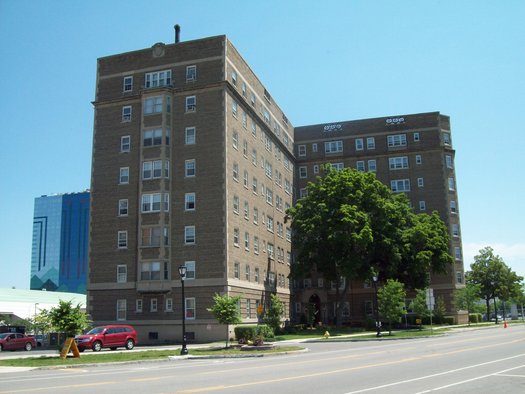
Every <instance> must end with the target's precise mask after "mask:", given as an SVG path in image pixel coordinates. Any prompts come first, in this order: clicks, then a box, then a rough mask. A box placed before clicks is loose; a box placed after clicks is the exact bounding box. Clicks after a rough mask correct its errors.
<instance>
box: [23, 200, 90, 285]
mask: <svg viewBox="0 0 525 394" xmlns="http://www.w3.org/2000/svg"><path fill="white" fill-rule="evenodd" d="M89 196H90V193H89V191H85V192H81V193H69V194H61V195H55V196H42V197H37V198H35V211H34V218H33V248H32V254H31V285H30V288H31V290H41V289H46V290H48V291H63V292H70V293H80V294H86V281H87V260H88V245H89V242H88V241H89V240H88V234H89Z"/></svg>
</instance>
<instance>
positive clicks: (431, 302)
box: [426, 287, 436, 310]
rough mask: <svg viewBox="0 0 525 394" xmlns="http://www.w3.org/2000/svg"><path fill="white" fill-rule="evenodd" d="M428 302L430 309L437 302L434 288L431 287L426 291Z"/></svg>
mask: <svg viewBox="0 0 525 394" xmlns="http://www.w3.org/2000/svg"><path fill="white" fill-rule="evenodd" d="M426 303H427V308H428V309H430V310H433V309H434V305H435V303H436V301H435V299H434V289H432V288H430V287H429V288H428V289H427V291H426Z"/></svg>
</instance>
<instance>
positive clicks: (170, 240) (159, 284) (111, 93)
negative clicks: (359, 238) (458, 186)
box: [88, 36, 462, 343]
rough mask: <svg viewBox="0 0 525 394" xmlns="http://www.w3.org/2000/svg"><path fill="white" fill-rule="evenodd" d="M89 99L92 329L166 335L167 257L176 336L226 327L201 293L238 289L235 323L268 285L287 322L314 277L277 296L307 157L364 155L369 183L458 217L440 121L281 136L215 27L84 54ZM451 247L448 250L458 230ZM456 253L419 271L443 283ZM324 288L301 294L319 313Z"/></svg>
mask: <svg viewBox="0 0 525 394" xmlns="http://www.w3.org/2000/svg"><path fill="white" fill-rule="evenodd" d="M93 104H94V107H95V118H94V137H93V163H92V179H91V210H90V213H91V218H90V219H91V220H90V253H89V274H88V311H89V313H90V314H91V317H92V319H93V320H94V322H95V323H97V324H103V323H109V322H118V321H126V322H128V323H130V324H133V325H134V326H135V327H136V329H137V331H138V332H139V340H140V341H141V342H142V343H145V342H150V343H155V342H171V341H175V340H180V338H181V328H180V326H181V317H182V305H183V301H182V299H181V288H180V286H181V281H180V277H179V274H178V267H179V266H181V265H185V266H186V267H187V270H188V272H187V278H186V281H185V300H184V309H185V310H184V313H185V318H186V331H187V333H188V338H189V339H195V340H198V341H201V340H208V339H217V338H224V336H225V334H226V331H225V330H226V328H225V327H223V326H219V325H218V324H217V322H216V320H215V319H214V318H213V316H212V315H211V314H210V313H209V312H208V311H207V308H208V307H210V306H211V303H212V296H213V295H214V294H215V293H221V294H223V293H227V294H229V295H240V296H241V302H240V310H241V314H242V318H243V320H244V322H245V323H250V322H251V323H255V322H257V319H258V311H260V310H261V309H263V308H264V306H265V305H267V303H268V300H269V295H270V294H271V293H275V294H277V295H278V296H279V297H280V298H281V299H282V300H283V301H284V303H285V306H286V315H285V316H283V319H299V318H300V312H301V310H303V308H304V306H305V305H307V304H308V303H310V302H311V297H312V296H313V295H314V294H313V292H312V288H313V287H314V286H305V285H304V283H302V284H301V285H299V286H297V288H296V289H295V290H296V291H297V293H296V295H295V296H294V298H293V301H292V304H291V303H290V300H291V299H292V298H291V294H290V288H291V286H290V282H289V280H288V274H289V271H290V264H291V263H292V254H291V231H290V228H289V225H290V224H289V223H286V220H285V211H286V209H287V208H288V207H289V206H291V204H292V203H293V201H292V199H293V194H294V190H295V191H298V193H297V194H299V193H303V192H304V191H303V190H302V189H303V188H304V187H305V185H306V181H307V179H309V178H311V177H312V176H315V175H316V169H317V168H318V167H316V166H319V165H320V164H321V163H324V162H332V163H333V164H334V165H343V166H352V167H354V166H357V167H358V168H359V169H363V170H369V171H371V170H373V167H372V166H373V165H374V164H373V160H375V166H376V167H375V168H376V171H377V174H378V177H379V178H380V179H381V180H383V181H385V182H387V183H388V182H390V181H392V182H393V181H395V182H394V183H392V185H393V187H395V188H396V191H399V192H402V191H407V192H408V191H409V190H408V189H407V187H408V188H410V193H409V195H410V198H411V200H412V201H413V202H414V203H415V204H416V205H415V209H416V211H417V210H418V207H421V206H420V205H418V204H419V202H420V201H423V202H424V203H425V204H426V205H425V209H426V210H427V211H431V210H433V209H437V210H438V211H440V213H441V214H442V216H443V217H444V218H445V219H447V218H448V219H450V220H448V222H447V223H448V224H449V225H450V226H451V229H452V228H454V229H455V228H456V227H454V226H455V225H456V224H458V226H459V221H457V222H456V220H455V219H454V218H457V205H455V211H456V216H453V214H452V213H450V212H448V211H447V209H448V208H446V207H452V205H451V204H452V201H455V204H457V199H455V197H453V194H451V193H452V191H450V190H448V189H447V185H448V183H447V182H449V181H448V178H445V176H446V175H447V174H453V168H448V167H447V164H448V160H449V159H448V156H450V157H451V158H450V160H452V161H451V163H453V150H452V149H451V147H450V134H449V130H450V129H449V127H448V118H447V117H445V116H442V115H439V114H437V113H432V114H422V115H410V116H405V117H404V118H403V119H404V120H403V121H400V120H399V119H401V118H389V119H386V118H380V119H372V120H363V121H353V122H342V123H340V124H331V125H320V126H307V127H302V128H299V129H296V130H298V132H297V135H298V136H299V137H300V142H297V141H295V142H294V127H293V126H292V124H291V123H290V122H289V121H288V119H287V117H286V116H285V114H284V113H283V112H282V110H281V109H280V108H279V106H278V105H277V103H275V101H274V100H273V99H272V97H271V95H270V93H269V92H268V90H267V89H266V88H265V86H264V85H263V84H262V83H261V82H260V81H259V79H258V78H257V76H256V75H255V74H254V73H253V72H252V70H251V69H250V67H249V66H248V64H246V62H245V61H244V60H243V59H242V57H241V56H240V55H239V53H238V52H237V50H236V49H235V48H234V47H233V45H232V44H231V43H230V41H229V40H228V39H227V38H226V37H225V36H217V37H210V38H205V39H200V40H194V41H188V42H178V40H176V42H175V43H174V44H169V45H166V44H162V43H158V44H155V45H154V46H153V47H151V48H148V49H143V50H138V51H134V52H129V53H124V54H118V55H114V56H108V57H104V58H100V59H98V67H97V87H96V97H95V101H94V103H93ZM396 119H397V120H396ZM417 133H419V134H418V135H419V140H418V141H417V144H416V140H415V139H416V134H417ZM403 135H404V137H403ZM390 136H391V137H390ZM445 136H448V141H449V142H448V145H447V143H446V142H445V140H444V139H443V138H445ZM371 138H375V148H374V149H372V148H371V145H370V144H371V141H372V140H371ZM358 139H361V144H363V146H362V149H357V146H358V144H359V143H358V142H357V141H358ZM391 140H392V141H391ZM390 145H391V146H390ZM314 146H315V147H314ZM354 147H355V148H356V149H354ZM294 149H295V150H296V152H295V153H294ZM315 149H317V150H315ZM419 151H421V153H418V152H419ZM447 152H448V153H447ZM417 155H420V156H421V157H420V159H421V160H423V161H422V164H417V160H420V159H417V157H416V156H417ZM405 156H407V157H406V158H404V157H405ZM390 159H392V160H390ZM407 160H408V163H410V166H409V168H408V169H407V168H406V167H405V163H406V162H407ZM296 161H297V163H296ZM339 163H342V164H339ZM391 163H392V164H391ZM362 165H364V166H365V167H364V168H363V167H362ZM391 165H393V166H395V168H396V171H395V172H394V170H390V169H389V166H391ZM406 165H408V164H406ZM451 165H453V164H451ZM398 167H399V168H398ZM394 173H395V174H399V176H398V175H395V176H394ZM451 177H452V182H453V175H451ZM419 178H422V179H423V182H424V185H425V186H424V188H423V187H418V186H417V185H418V182H419V180H418V179H419ZM406 180H408V183H407V182H406ZM423 191H424V193H423ZM296 197H297V196H296ZM450 209H451V208H450ZM453 219H454V220H453ZM458 229H459V227H458ZM458 231H459V230H458ZM454 247H457V248H459V252H458V253H459V256H460V253H461V244H460V242H459V240H458V241H457V242H456V243H454V244H453V245H451V248H452V249H451V250H454V249H453V248H454ZM460 261H461V260H458V264H457V267H456V269H455V270H454V272H452V271H451V272H450V274H449V275H447V276H444V277H443V278H433V283H436V285H437V284H439V286H441V285H442V288H443V294H449V292H450V291H451V290H452V289H453V288H454V287H455V285H456V282H457V281H460V274H461V280H462V265H461V263H460ZM456 275H457V277H456ZM316 283H317V284H318V283H319V282H316ZM305 287H306V288H305ZM323 288H324V286H321V288H317V289H316V291H315V294H316V295H317V297H318V299H319V302H318V305H319V308H324V310H325V311H327V312H326V313H327V315H326V316H325V317H326V318H327V319H328V313H329V312H328V311H329V310H330V308H331V304H330V303H331V302H332V301H331V299H330V298H329V293H330V291H329V289H328V290H327V289H325V290H327V291H325V293H322V292H321V290H323ZM365 293H367V295H366V296H364V297H365V298H366V297H368V298H369V299H371V297H370V294H371V293H370V291H369V289H367V291H366V292H365ZM363 301H365V300H364V298H363ZM351 310H352V313H354V312H357V311H358V310H359V308H358V307H352V308H351ZM290 312H291V313H290Z"/></svg>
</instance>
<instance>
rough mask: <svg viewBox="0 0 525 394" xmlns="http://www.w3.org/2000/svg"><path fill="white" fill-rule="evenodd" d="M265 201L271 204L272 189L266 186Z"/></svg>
mask: <svg viewBox="0 0 525 394" xmlns="http://www.w3.org/2000/svg"><path fill="white" fill-rule="evenodd" d="M266 202H267V203H268V204H270V205H273V190H272V189H270V188H269V187H267V188H266Z"/></svg>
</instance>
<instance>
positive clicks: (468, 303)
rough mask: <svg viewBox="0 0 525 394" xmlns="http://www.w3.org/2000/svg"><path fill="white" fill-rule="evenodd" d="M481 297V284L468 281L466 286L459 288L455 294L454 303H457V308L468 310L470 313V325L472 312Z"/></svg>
mask: <svg viewBox="0 0 525 394" xmlns="http://www.w3.org/2000/svg"><path fill="white" fill-rule="evenodd" d="M479 299H480V298H479V286H478V285H476V284H472V283H467V284H466V286H465V287H463V288H462V289H458V290H457V291H456V292H455V294H454V304H455V305H456V310H458V311H459V310H466V311H467V313H468V315H469V318H468V325H469V326H470V314H471V313H472V312H473V311H474V309H475V305H476V303H477V301H478V300H479Z"/></svg>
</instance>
